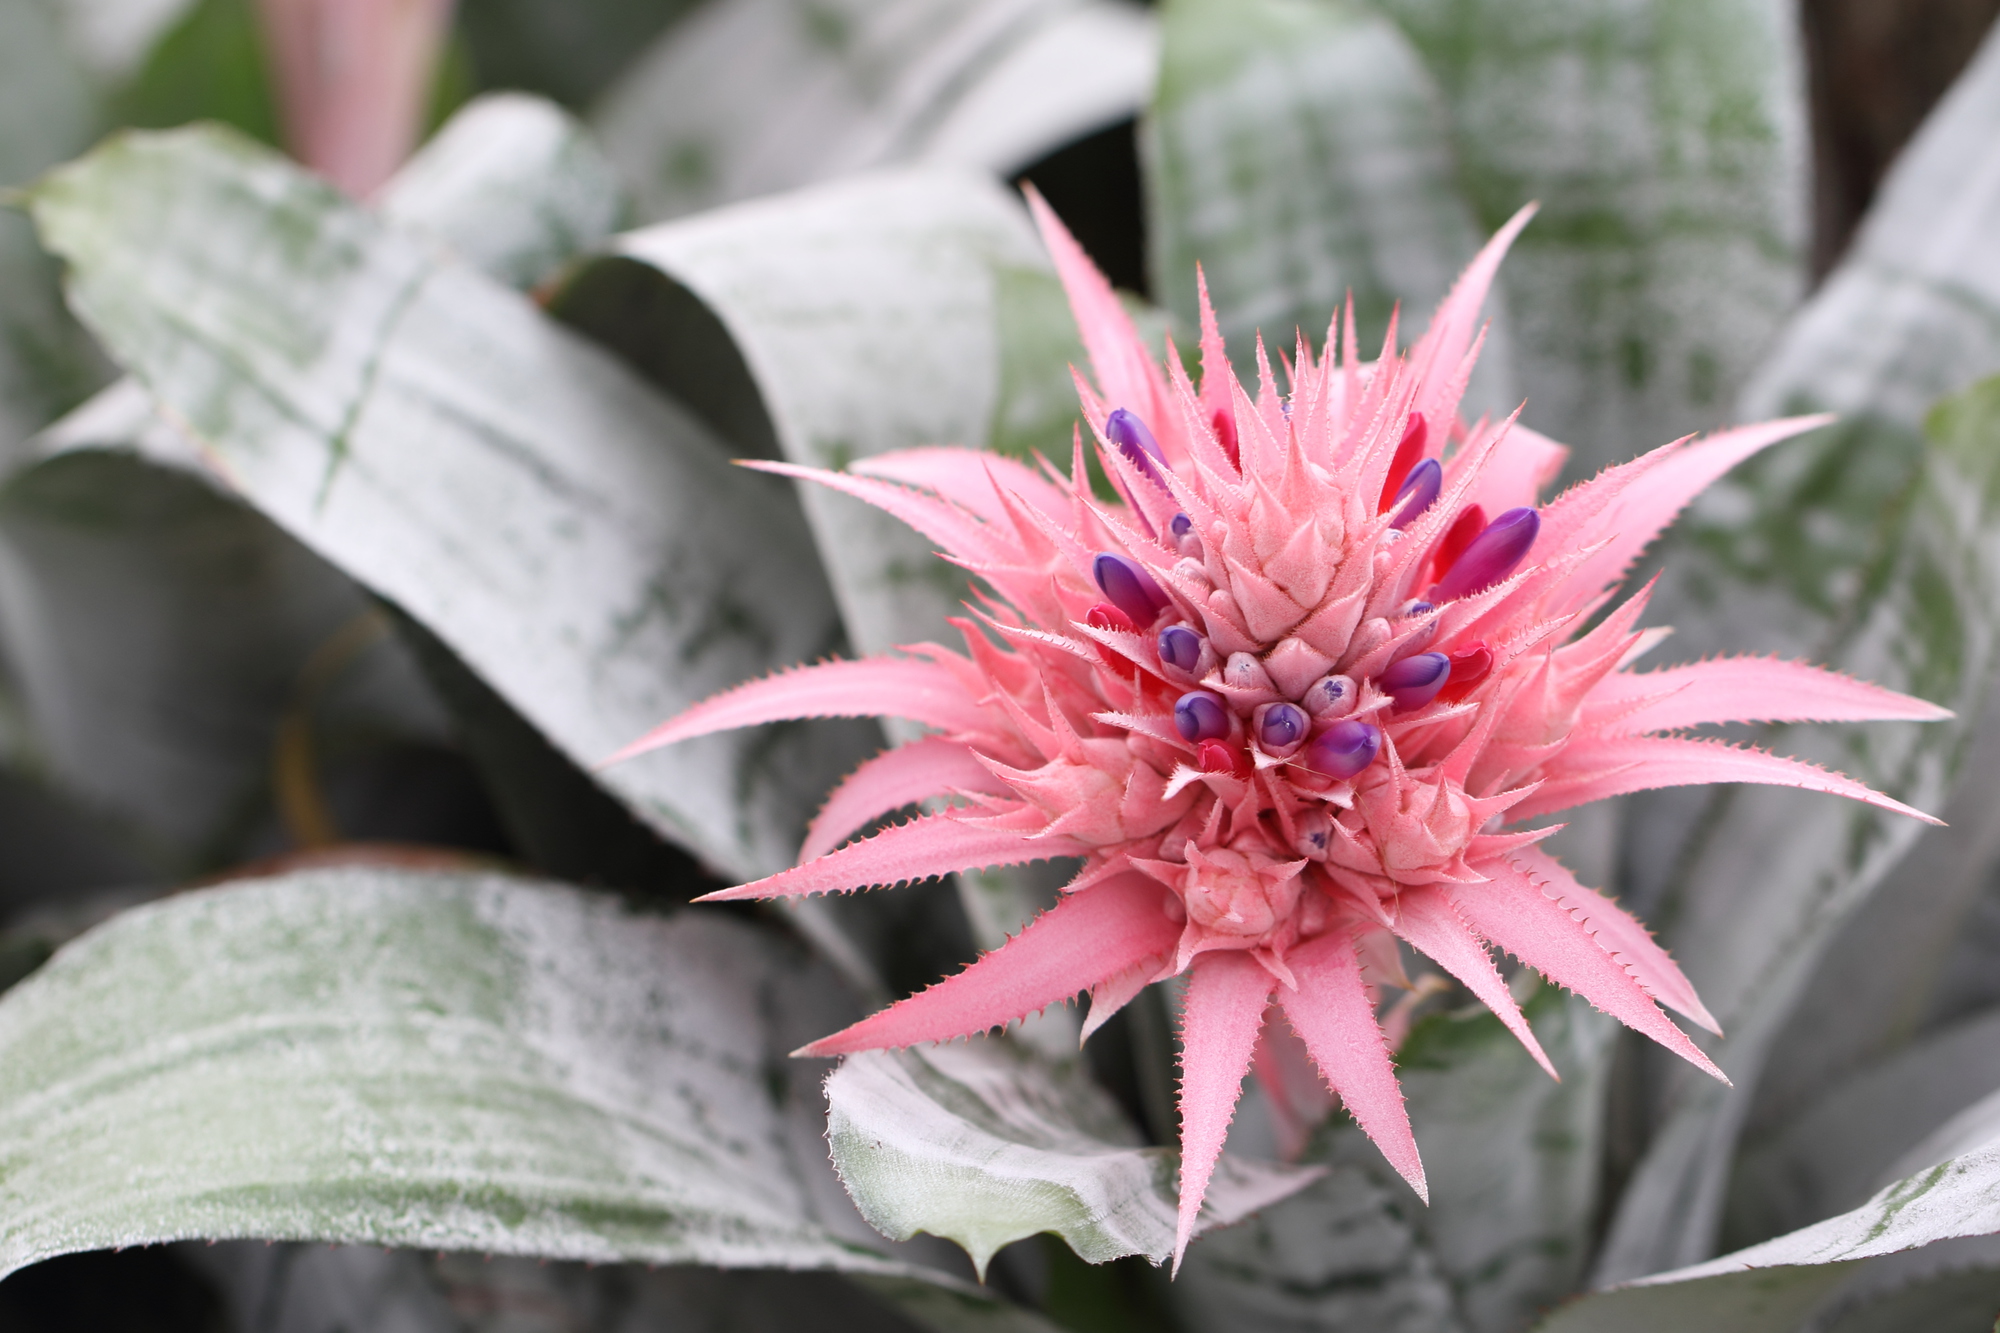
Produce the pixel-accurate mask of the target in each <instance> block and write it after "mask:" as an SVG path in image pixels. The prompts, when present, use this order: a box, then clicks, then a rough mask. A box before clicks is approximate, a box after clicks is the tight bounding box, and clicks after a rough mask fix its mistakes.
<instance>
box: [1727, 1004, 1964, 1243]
mask: <svg viewBox="0 0 2000 1333" xmlns="http://www.w3.org/2000/svg"><path fill="white" fill-rule="evenodd" d="M1996 1087H2000V1014H1990V1013H1989V1014H1985V1015H1982V1016H1979V1017H1976V1018H1972V1019H1968V1020H1966V1021H1964V1022H1962V1023H1956V1024H1953V1025H1952V1026H1950V1027H1948V1028H1945V1029H1943V1030H1941V1031H1939V1032H1936V1033H1932V1034H1929V1035H1927V1036H1925V1037H1924V1038H1923V1039H1921V1040H1919V1041H1916V1042H1913V1043H1912V1044H1911V1045H1909V1046H1907V1047H1905V1048H1903V1049H1902V1050H1899V1051H1897V1052H1895V1053H1894V1054H1892V1055H1890V1056H1888V1057H1886V1058H1884V1059H1882V1060H1879V1061H1877V1062H1875V1063H1873V1064H1870V1065H1867V1066H1865V1067H1863V1068H1862V1069H1860V1070H1857V1071H1854V1072H1852V1073H1851V1074H1849V1075H1848V1076H1847V1077H1845V1078H1842V1079H1837V1080H1829V1084H1828V1086H1826V1087H1825V1088H1823V1089H1820V1090H1818V1093H1817V1095H1816V1096H1815V1097H1813V1098H1812V1099H1811V1100H1810V1101H1808V1102H1806V1103H1805V1104H1803V1105H1796V1106H1789V1107H1786V1108H1784V1109H1785V1110H1787V1111H1789V1112H1790V1114H1789V1115H1786V1116H1784V1117H1783V1118H1776V1117H1774V1120H1775V1123H1774V1124H1773V1125H1771V1126H1769V1127H1767V1128H1766V1129H1765V1130H1764V1132H1763V1133H1761V1134H1759V1133H1758V1132H1757V1131H1756V1128H1755V1127H1753V1128H1752V1129H1750V1130H1748V1131H1746V1134H1745V1138H1744V1143H1743V1148H1742V1153H1741V1156H1740V1158H1739V1159H1738V1161H1737V1164H1736V1169H1735V1174H1734V1178H1733V1179H1732V1180H1731V1182H1730V1197H1729V1217H1728V1220H1727V1227H1726V1231H1725V1234H1727V1235H1731V1236H1735V1237H1739V1238H1742V1239H1746V1240H1749V1239H1756V1240H1762V1239H1765V1238H1767V1237H1770V1236H1774V1235H1778V1234H1780V1233H1783V1232H1786V1231H1792V1230H1796V1229H1797V1228H1798V1227H1801V1226H1804V1225H1806V1224H1807V1223H1809V1222H1813V1221H1816V1220H1818V1219H1819V1218H1822V1217H1830V1216H1832V1215H1833V1214H1835V1213H1840V1212H1845V1211H1847V1210H1848V1209H1849V1208H1852V1207H1854V1206H1856V1205H1857V1204H1859V1203H1861V1202H1862V1201H1863V1200H1864V1199H1866V1198H1867V1197H1868V1196H1869V1195H1870V1194H1872V1193H1873V1192H1874V1191H1875V1190H1876V1189H1877V1188H1878V1187H1879V1186H1880V1185H1881V1184H1882V1183H1883V1178H1884V1176H1885V1174H1886V1175H1887V1176H1888V1178H1889V1179H1897V1178H1900V1177H1902V1176H1904V1175H1908V1174H1909V1172H1908V1171H1898V1170H1895V1167H1894V1164H1895V1163H1896V1162H1898V1161H1899V1160H1900V1159H1901V1158H1902V1157H1903V1156H1904V1155H1905V1154H1906V1153H1910V1152H1912V1151H1914V1150H1916V1149H1917V1148H1918V1147H1919V1146H1920V1145H1921V1144H1922V1142H1923V1141H1924V1140H1926V1139H1927V1138H1928V1137H1930V1136H1931V1135H1932V1134H1933V1133H1934V1132H1936V1131H1938V1130H1939V1129H1940V1128H1941V1127H1942V1126H1944V1125H1945V1123H1946V1122H1947V1121H1949V1120H1951V1119H1952V1118H1953V1117H1955V1116H1957V1115H1958V1114H1959V1113H1960V1112H1962V1111H1964V1110H1966V1109H1967V1108H1968V1107H1971V1106H1973V1105H1974V1104H1975V1103H1977V1102H1979V1101H1980V1099H1981V1098H1982V1097H1984V1096H1985V1095H1986V1094H1987V1093H1988V1092H1989V1091H1991V1090H1992V1089H1994V1088H1996ZM1941 1155H1942V1156H1950V1155H1951V1154H1950V1153H1949V1152H1945V1153H1943V1154H1941ZM1932 1160H1933V1161H1934V1160H1936V1158H1935V1157H1933V1158H1932ZM1919 1165H1924V1166H1928V1165H1930V1162H1923V1163H1920V1164H1919Z"/></svg>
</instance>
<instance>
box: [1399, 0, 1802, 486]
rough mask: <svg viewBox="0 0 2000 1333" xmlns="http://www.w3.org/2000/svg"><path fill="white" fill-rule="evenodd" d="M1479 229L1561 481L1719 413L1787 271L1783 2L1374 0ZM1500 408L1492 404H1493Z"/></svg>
mask: <svg viewBox="0 0 2000 1333" xmlns="http://www.w3.org/2000/svg"><path fill="white" fill-rule="evenodd" d="M1380 9H1381V10H1382V12H1383V13H1385V14H1387V15H1388V16H1389V17H1390V18H1391V19H1393V20H1395V22H1396V23H1397V24H1398V26H1400V27H1401V28H1402V29H1403V31H1404V32H1405V33H1407V34H1408V35H1409V37H1410V40H1411V41H1412V42H1413V43H1414V44H1415V45H1416V48H1417V50H1418V51H1419V52H1420V53H1421V54H1422V55H1423V58H1424V61H1425V63H1426V64H1427V65H1428V66H1429V68H1430V73H1431V77H1432V78H1433V79H1434V80H1435V81H1436V85H1437V87H1438V88H1439V89H1440V90H1441V91H1442V92H1443V94H1444V98H1445V104H1446V106H1447V108H1448V110H1449V112H1450V117H1451V126H1452V147H1453V152H1454V156H1455V157H1456V159H1457V161H1458V164H1459V179H1460V181H1461V183H1462V187H1463V189H1464V190H1465V193H1466V195H1467V197H1468V198H1469V200H1470V202H1471V204H1472V208H1473V212H1474V216H1475V217H1476V218H1477V220H1478V223H1479V225H1480V226H1481V227H1482V228H1483V229H1487V230H1491V229H1492V228H1495V227H1498V226H1499V225H1500V224H1501V223H1502V222H1503V221H1505V220H1506V219H1507V218H1508V217H1509V216H1510V215H1511V214H1512V213H1513V212H1514V210H1515V209H1517V208H1519V207H1520V206H1521V205H1523V204H1525V203H1527V202H1528V201H1530V200H1539V201H1540V202H1541V206H1542V208H1541V213H1540V214H1539V215H1538V216H1537V218H1536V219H1535V221H1534V222H1533V224H1531V225H1530V226H1529V228H1528V229H1527V231H1526V232H1525V233H1523V234H1522V237H1521V239H1520V241H1519V242H1518V243H1517V244H1516V245H1515V247H1514V251H1513V254H1512V256H1511V257H1510V258H1509V259H1508V261H1507V263H1506V265H1505V266H1503V268H1502V271H1501V280H1500V286H1501V289H1502V290H1503V291H1504V293H1505V296H1506V301H1507V313H1508V316H1509V321H1510V322H1509V328H1510V330H1511V333H1512V352H1513V365H1514V372H1515V377H1516V383H1517V385H1518V388H1519V392H1520V393H1521V395H1522V396H1524V397H1525V398H1526V400H1527V412H1526V414H1525V415H1524V417H1523V420H1525V421H1526V422H1527V423H1528V424H1529V425H1531V426H1534V427H1535V428H1536V429H1538V430H1542V431H1545V432H1547V433H1548V434H1550V435H1553V436H1554V437H1555V438H1557V439H1559V440H1561V441H1563V442H1564V443H1565V444H1568V445H1570V446H1571V448H1572V450H1573V453H1572V456H1571V461H1570V475H1572V476H1575V477H1586V476H1589V475H1590V474H1591V473H1593V472H1595V471H1596V470H1597V469H1598V468H1599V467H1600V466H1602V465H1604V464H1606V463H1610V462H1615V461H1617V460H1620V459H1623V458H1627V457H1630V456H1631V455H1633V454H1636V453H1638V452H1640V451H1641V450H1643V449H1650V448H1652V447H1654V446H1656V445H1660V444H1664V443H1666V442H1667V441H1668V440H1670V439H1674V438H1676V437H1678V436H1680V435H1684V434H1686V433H1687V432H1689V431H1693V430H1701V429H1707V428H1710V427H1713V426H1717V425H1721V424H1723V423H1724V422H1725V421H1726V420H1727V419H1728V413H1729V410H1730V405H1731V403H1732V401H1733V400H1734V398H1735V396H1736V393H1737V390H1738V389H1739V387H1740V386H1741V385H1742V384H1743V383H1744V381H1745V380H1746V379H1747V378H1748V377H1749V375H1750V373H1751V371H1752V369H1753V367H1754V366H1755V365H1756V363H1757V359H1758V357H1759V356H1760V355H1761V354H1762V353H1763V351H1764V350H1765V348H1766V347H1767V346H1768V345H1769V343H1770V342H1771V341H1772V339H1773V338H1774V336H1775V335H1776V334H1777V332H1778V329H1779V327H1780V325H1781V323H1782V321H1783V319H1784V317H1785V314H1786V313H1787V312H1788V311H1789V310H1790V309H1791V308H1792V307H1793V305H1795V304H1796V302H1797V300H1798V297H1799V294H1800V290H1801V287H1802V285H1803V280H1804V276H1805V273H1804V232H1805V225H1804V224H1805V215H1806V202H1805V201H1806V162H1807V152H1808V149H1807V141H1806V133H1805V130H1806V126H1805V106H1804V97H1803V94H1802V91H1801V88H1800V84H1801V81H1802V78H1803V76H1802V74H1801V72H1800V64H1801V60H1800V57H1799V53H1798V38H1797V36H1796V35H1795V24H1796V18H1795V16H1794V12H1793V6H1791V5H1790V4H1787V3H1784V2H1783V0H1694V2H1693V3H1689V0H1644V2H1643V3H1633V4H1623V5H1609V6H1608V5H1603V4H1598V3H1596V0H1527V2H1525V3H1524V2H1523V0H1474V2H1473V3H1464V2H1463V0H1382V3H1381V4H1380ZM1510 406H1511V404H1510Z"/></svg>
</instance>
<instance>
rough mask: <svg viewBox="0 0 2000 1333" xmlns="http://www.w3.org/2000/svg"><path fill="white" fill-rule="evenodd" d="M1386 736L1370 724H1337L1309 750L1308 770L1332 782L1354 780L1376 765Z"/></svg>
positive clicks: (1318, 738) (1314, 741)
mask: <svg viewBox="0 0 2000 1333" xmlns="http://www.w3.org/2000/svg"><path fill="white" fill-rule="evenodd" d="M1381 749H1382V732H1381V729H1380V728H1378V727H1374V726H1371V725H1369V724H1368V723H1366V722H1354V721H1347V722H1336V723H1334V724H1333V725H1332V726H1330V727H1328V728H1327V729H1326V730H1325V731H1322V732H1321V733H1320V734H1319V735H1318V736H1316V737H1314V738H1313V743H1312V744H1311V745H1308V746H1307V747H1306V767H1307V768H1310V769H1312V770H1313V771H1314V772H1315V773H1324V774H1326V775H1327V776H1328V777H1330V778H1351V777H1353V776H1354V775H1355V774H1356V773H1359V772H1360V771H1361V770H1362V769H1364V768H1366V767H1368V765H1370V764H1372V763H1374V762H1375V756H1376V754H1377V753H1378V752H1379V751H1380V750H1381Z"/></svg>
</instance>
